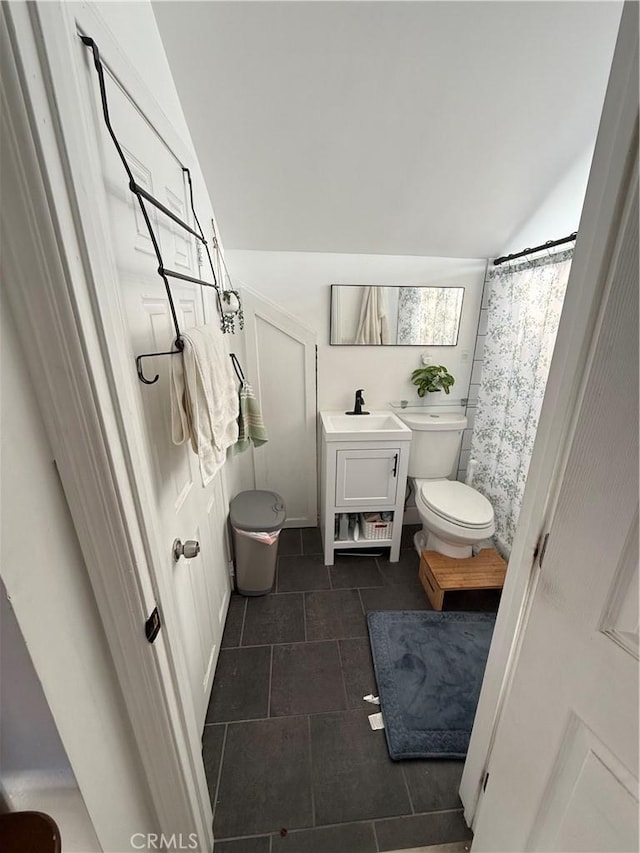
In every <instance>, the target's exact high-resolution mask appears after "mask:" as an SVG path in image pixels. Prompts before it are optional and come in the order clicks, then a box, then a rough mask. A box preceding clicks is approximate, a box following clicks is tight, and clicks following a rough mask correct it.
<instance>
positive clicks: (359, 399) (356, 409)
mask: <svg viewBox="0 0 640 853" xmlns="http://www.w3.org/2000/svg"><path fill="white" fill-rule="evenodd" d="M363 391H364V388H358V390H357V391H356V399H355V402H354V404H353V411H352V412H345V415H368V414H370V413H369V412H363V411H362V407H363V405H364V397H363V396H362V393H363Z"/></svg>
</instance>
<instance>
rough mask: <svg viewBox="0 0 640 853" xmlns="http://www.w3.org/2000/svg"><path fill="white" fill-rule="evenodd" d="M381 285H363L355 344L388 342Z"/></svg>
mask: <svg viewBox="0 0 640 853" xmlns="http://www.w3.org/2000/svg"><path fill="white" fill-rule="evenodd" d="M385 303H386V300H385V294H384V288H383V287H375V286H371V287H365V288H363V292H362V304H361V306H360V319H359V321H358V328H357V331H356V343H357V344H388V343H390V341H389V325H388V323H387V309H386V304H385Z"/></svg>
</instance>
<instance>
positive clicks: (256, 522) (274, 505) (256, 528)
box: [229, 489, 286, 595]
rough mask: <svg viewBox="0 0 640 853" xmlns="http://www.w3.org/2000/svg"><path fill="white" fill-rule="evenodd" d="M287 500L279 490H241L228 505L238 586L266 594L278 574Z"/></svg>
mask: <svg viewBox="0 0 640 853" xmlns="http://www.w3.org/2000/svg"><path fill="white" fill-rule="evenodd" d="M285 518H286V509H285V505H284V501H283V500H282V498H281V497H280V495H278V494H277V493H276V492H267V491H262V490H260V489H255V490H252V491H250V492H240V494H239V495H236V496H235V498H234V499H233V500H232V501H231V503H230V504H229V521H230V522H231V528H232V530H233V547H234V551H235V557H236V589H237V590H238V592H239V593H240V594H241V595H266V594H267V593H268V592H271V589H272V588H273V582H274V580H275V576H276V560H277V557H278V537H279V536H280V531H281V530H282V525H283V524H284V522H285Z"/></svg>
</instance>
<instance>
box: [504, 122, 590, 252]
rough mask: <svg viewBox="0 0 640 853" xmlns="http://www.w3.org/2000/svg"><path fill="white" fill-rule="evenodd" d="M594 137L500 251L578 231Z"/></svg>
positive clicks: (521, 247)
mask: <svg viewBox="0 0 640 853" xmlns="http://www.w3.org/2000/svg"><path fill="white" fill-rule="evenodd" d="M594 145H595V139H594V141H593V143H591V144H590V145H589V146H588V147H587V148H586V149H585V150H584V151H583V152H582V153H581V154H580V155H579V156H578V157H576V159H575V160H574V162H573V164H572V166H571V168H570V169H569V170H568V171H567V172H566V174H565V175H563V176H562V177H561V178H560V179H559V180H558V182H557V184H556V186H555V187H554V189H553V190H552V191H551V192H550V193H549V195H548V196H547V197H546V198H545V199H544V201H543V202H542V203H541V204H540V205H539V206H538V207H537V208H536V210H535V211H534V212H533V213H532V214H531V216H529V218H528V219H527V220H526V222H524V223H521V224H520V225H519V226H518V229H517V231H516V232H515V233H514V234H513V235H512V236H511V237H510V238H509V240H508V241H507V243H506V245H505V246H504V247H503V249H502V250H501V252H500V254H505V255H508V254H510V253H512V252H520V251H522V249H526V248H528V247H530V246H539V245H542V243H546V242H547V240H557V239H558V238H560V237H566V236H567V235H569V234H572V233H573V232H574V231H577V230H578V225H579V223H580V214H581V213H582V205H583V203H584V195H585V192H586V191H587V180H588V179H589V170H590V169H591V160H592V157H593V146H594Z"/></svg>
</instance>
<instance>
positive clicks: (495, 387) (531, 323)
mask: <svg viewBox="0 0 640 853" xmlns="http://www.w3.org/2000/svg"><path fill="white" fill-rule="evenodd" d="M572 256H573V249H569V250H568V251H563V252H558V253H557V254H555V255H552V256H550V257H544V258H540V259H539V260H535V261H533V262H526V263H520V264H517V265H508V264H505V265H504V266H498V267H494V269H493V270H491V272H490V273H489V275H488V285H489V286H490V288H491V290H490V295H489V318H488V325H487V336H486V338H485V347H484V356H483V363H482V377H481V380H480V390H479V394H478V408H477V412H476V419H475V424H474V428H473V436H472V439H471V458H472V459H474V460H476V462H477V467H476V469H475V471H474V475H473V486H474V488H477V489H478V491H480V492H482V494H483V495H485V496H486V497H487V498H489V500H490V501H491V503H492V505H493V510H494V514H495V522H496V537H497V538H498V540H499V542H500V544H501V545H502V546H503V548H504V549H505V551H509V550H510V549H511V545H512V543H513V537H514V534H515V530H516V525H517V523H518V516H519V514H520V506H521V504H522V496H523V494H524V487H525V483H526V480H527V473H528V471H529V462H530V460H531V454H532V452H533V443H534V441H535V437H536V430H537V429H538V420H539V418H540V410H541V408H542V401H543V399H544V392H545V388H546V386H547V377H548V375H549V366H550V364H551V357H552V355H553V348H554V345H555V340H556V334H557V332H558V324H559V322H560V313H561V311H562V303H563V301H564V293H565V290H566V286H567V281H568V279H569V270H570V268H571V258H572Z"/></svg>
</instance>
